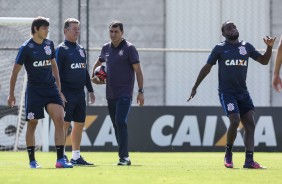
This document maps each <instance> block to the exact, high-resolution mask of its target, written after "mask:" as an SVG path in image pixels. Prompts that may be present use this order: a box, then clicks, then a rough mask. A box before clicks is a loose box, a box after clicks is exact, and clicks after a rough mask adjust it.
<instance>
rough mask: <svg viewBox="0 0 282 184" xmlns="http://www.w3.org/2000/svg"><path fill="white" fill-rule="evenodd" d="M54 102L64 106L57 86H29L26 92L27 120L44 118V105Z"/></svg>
mask: <svg viewBox="0 0 282 184" xmlns="http://www.w3.org/2000/svg"><path fill="white" fill-rule="evenodd" d="M50 103H53V104H58V105H61V106H63V101H62V99H61V97H60V94H59V90H58V88H57V87H56V86H53V87H51V88H50V87H49V88H46V87H44V88H40V87H27V88H26V92H25V108H26V109H25V110H26V111H25V114H26V116H25V117H26V121H29V120H32V119H42V118H44V107H45V108H47V105H48V104H50Z"/></svg>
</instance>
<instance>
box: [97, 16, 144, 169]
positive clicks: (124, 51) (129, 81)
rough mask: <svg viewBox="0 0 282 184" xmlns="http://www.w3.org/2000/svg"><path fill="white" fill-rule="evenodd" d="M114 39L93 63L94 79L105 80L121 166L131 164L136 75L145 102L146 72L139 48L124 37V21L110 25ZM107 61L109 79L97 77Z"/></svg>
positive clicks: (138, 97) (99, 82)
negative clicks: (130, 118)
mask: <svg viewBox="0 0 282 184" xmlns="http://www.w3.org/2000/svg"><path fill="white" fill-rule="evenodd" d="M109 35H110V38H111V42H109V43H106V44H105V45H104V46H103V48H102V51H101V54H100V56H99V58H98V60H97V61H96V63H95V64H94V66H93V72H92V82H94V83H95V84H105V83H106V98H107V102H108V111H109V114H110V117H111V120H112V123H113V127H114V130H115V136H116V139H117V142H118V146H119V150H118V155H119V162H118V165H131V161H130V159H129V154H128V130H127V119H128V113H129V111H130V107H131V103H132V94H133V88H134V82H135V75H136V78H137V83H138V87H139V90H138V95H137V103H138V104H139V105H140V106H142V105H143V104H144V95H143V93H144V90H143V73H142V70H141V66H140V61H139V56H138V52H137V50H136V48H135V47H134V46H133V45H132V44H131V43H130V42H128V41H126V40H125V39H124V38H123V37H122V36H123V24H122V23H121V22H118V21H114V22H112V23H111V24H110V26H109ZM104 62H105V63H106V72H107V78H106V82H104V81H99V80H98V79H97V78H96V77H94V70H95V69H96V68H97V67H98V66H100V65H102V63H104Z"/></svg>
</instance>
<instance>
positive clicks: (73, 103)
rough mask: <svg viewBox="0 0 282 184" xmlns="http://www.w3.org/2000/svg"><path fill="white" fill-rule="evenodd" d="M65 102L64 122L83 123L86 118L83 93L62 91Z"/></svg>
mask: <svg viewBox="0 0 282 184" xmlns="http://www.w3.org/2000/svg"><path fill="white" fill-rule="evenodd" d="M63 94H64V96H65V98H66V100H67V102H66V104H65V113H66V114H65V121H66V122H71V121H75V122H78V123H84V122H85V118H86V101H85V93H84V91H83V93H71V92H67V91H63Z"/></svg>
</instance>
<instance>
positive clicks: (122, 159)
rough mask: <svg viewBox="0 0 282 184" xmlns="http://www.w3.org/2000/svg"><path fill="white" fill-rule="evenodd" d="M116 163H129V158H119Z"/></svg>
mask: <svg viewBox="0 0 282 184" xmlns="http://www.w3.org/2000/svg"><path fill="white" fill-rule="evenodd" d="M117 165H131V161H130V159H129V158H121V159H119V162H118V163H117Z"/></svg>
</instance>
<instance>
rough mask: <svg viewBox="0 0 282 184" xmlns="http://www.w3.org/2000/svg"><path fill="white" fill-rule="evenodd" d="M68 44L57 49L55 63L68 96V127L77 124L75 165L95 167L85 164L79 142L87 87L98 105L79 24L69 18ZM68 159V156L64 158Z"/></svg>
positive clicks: (73, 162) (67, 29)
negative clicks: (80, 39) (80, 36)
mask: <svg viewBox="0 0 282 184" xmlns="http://www.w3.org/2000/svg"><path fill="white" fill-rule="evenodd" d="M64 34H65V41H64V42H63V43H61V44H60V45H59V46H58V48H57V49H56V61H57V65H58V68H59V73H60V79H61V84H62V92H63V94H64V96H65V97H66V101H67V102H66V106H65V112H66V114H65V118H64V119H65V125H64V129H65V132H66V134H67V130H68V128H69V127H70V123H71V122H72V121H74V123H73V128H72V132H71V142H72V159H71V160H70V162H71V163H72V164H73V165H94V164H93V163H88V162H86V161H85V160H84V159H83V157H81V155H80V143H81V137H82V131H83V127H84V124H85V118H86V102H85V93H84V86H86V87H87V90H88V93H89V97H90V103H94V102H95V95H94V92H93V88H92V84H91V81H90V76H89V73H88V70H87V67H86V66H87V63H86V53H85V50H84V48H83V47H82V46H81V45H79V44H78V43H77V40H78V37H79V35H80V22H79V21H78V20H76V19H74V18H68V19H67V20H66V21H65V23H64ZM65 158H66V159H67V157H66V156H65Z"/></svg>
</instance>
